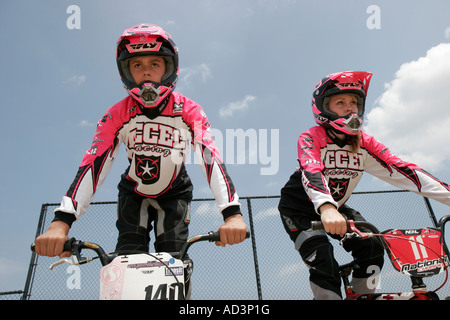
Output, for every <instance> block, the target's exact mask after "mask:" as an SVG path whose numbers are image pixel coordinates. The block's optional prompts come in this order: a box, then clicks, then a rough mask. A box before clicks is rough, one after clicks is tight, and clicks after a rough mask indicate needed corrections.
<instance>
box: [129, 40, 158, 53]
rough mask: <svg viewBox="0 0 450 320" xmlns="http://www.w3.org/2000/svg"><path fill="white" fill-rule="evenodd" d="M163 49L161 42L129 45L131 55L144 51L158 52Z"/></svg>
mask: <svg viewBox="0 0 450 320" xmlns="http://www.w3.org/2000/svg"><path fill="white" fill-rule="evenodd" d="M159 48H161V42H143V43H135V44H127V49H128V51H129V52H130V53H135V52H143V51H158V50H159Z"/></svg>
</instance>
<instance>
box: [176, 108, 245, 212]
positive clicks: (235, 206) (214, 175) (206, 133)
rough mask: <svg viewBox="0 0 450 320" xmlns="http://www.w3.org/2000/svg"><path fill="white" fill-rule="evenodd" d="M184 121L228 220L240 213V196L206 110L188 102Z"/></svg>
mask: <svg viewBox="0 0 450 320" xmlns="http://www.w3.org/2000/svg"><path fill="white" fill-rule="evenodd" d="M183 113H184V114H183V118H184V119H185V120H186V122H187V124H188V126H189V128H190V130H191V132H192V145H193V146H192V148H193V151H194V153H195V157H196V159H197V162H198V163H199V164H200V167H201V170H202V173H203V174H204V176H205V177H206V180H207V182H208V185H209V187H210V189H211V191H212V193H213V195H214V198H215V200H216V204H217V206H218V207H219V210H220V211H221V213H222V214H223V217H224V219H225V218H227V217H229V216H231V215H233V214H236V213H240V204H239V197H238V194H237V192H236V189H235V187H234V185H233V182H232V180H231V178H230V176H229V175H228V172H227V169H226V166H225V164H224V162H223V160H222V158H221V156H220V151H219V150H218V148H217V146H216V144H215V142H214V137H213V135H212V133H211V125H210V123H209V121H208V118H207V116H206V114H205V112H204V110H203V108H202V107H201V106H200V105H198V104H196V103H195V102H193V101H190V100H187V101H186V102H185V105H184V107H183Z"/></svg>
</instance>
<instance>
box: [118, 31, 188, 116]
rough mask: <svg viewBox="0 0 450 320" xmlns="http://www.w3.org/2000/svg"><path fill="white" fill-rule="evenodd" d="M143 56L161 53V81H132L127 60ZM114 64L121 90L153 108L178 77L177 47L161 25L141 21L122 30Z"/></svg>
mask: <svg viewBox="0 0 450 320" xmlns="http://www.w3.org/2000/svg"><path fill="white" fill-rule="evenodd" d="M144 55H157V56H162V57H163V58H164V60H165V63H166V73H165V74H164V76H163V77H162V80H161V82H160V83H159V82H153V81H144V82H142V83H135V82H134V79H133V77H132V76H131V73H130V69H129V66H128V62H129V60H130V59H131V58H134V57H137V56H144ZM116 59H117V67H118V68H119V73H120V77H121V80H122V83H123V85H124V87H125V89H126V90H127V91H128V93H129V94H130V96H131V97H133V98H134V99H135V100H136V101H138V102H139V103H140V104H141V105H142V106H143V107H146V108H151V109H153V108H155V107H158V106H160V105H161V103H162V102H163V101H164V100H165V99H166V98H168V97H169V96H170V94H171V93H172V91H173V90H174V89H175V85H176V83H177V79H178V73H179V67H178V48H177V47H176V45H175V42H174V41H173V40H172V38H171V36H170V35H169V34H168V33H167V32H166V31H164V30H163V29H162V28H161V27H159V26H157V25H154V24H148V23H142V24H139V25H137V26H134V27H132V28H129V29H126V30H125V31H124V32H123V34H122V35H121V36H120V37H119V40H118V41H117V52H116Z"/></svg>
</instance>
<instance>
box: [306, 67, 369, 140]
mask: <svg viewBox="0 0 450 320" xmlns="http://www.w3.org/2000/svg"><path fill="white" fill-rule="evenodd" d="M371 78H372V73H370V72H363V71H348V72H338V73H333V74H330V75H328V76H326V77H325V78H323V79H322V80H321V81H320V82H319V83H318V84H317V85H316V87H315V89H314V92H313V97H312V110H313V114H314V118H315V120H316V122H317V124H319V125H321V126H323V127H325V128H329V129H333V130H335V131H337V132H338V133H344V134H347V135H357V134H358V132H359V130H360V129H361V126H362V124H363V120H362V119H363V116H364V109H365V101H366V96H367V91H368V89H369V83H370V79H371ZM344 93H346V94H353V95H355V96H356V99H357V101H358V113H350V114H348V115H346V116H344V117H339V116H338V115H337V114H335V113H334V112H331V111H330V109H329V107H328V102H329V100H330V97H331V96H334V95H337V94H344Z"/></svg>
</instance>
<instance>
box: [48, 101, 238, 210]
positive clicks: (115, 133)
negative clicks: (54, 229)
mask: <svg viewBox="0 0 450 320" xmlns="http://www.w3.org/2000/svg"><path fill="white" fill-rule="evenodd" d="M122 143H123V144H124V145H125V147H126V152H127V155H128V160H129V162H130V166H129V168H128V169H127V171H126V172H125V174H124V175H122V181H121V182H120V185H122V186H128V187H129V188H131V189H132V191H134V192H136V193H137V194H140V195H142V196H144V197H150V198H157V197H163V196H173V195H174V194H176V193H177V192H178V193H180V192H182V191H183V190H181V191H180V190H179V189H180V188H181V189H182V188H190V187H191V186H192V185H191V183H190V179H189V178H188V177H187V173H186V170H185V167H184V164H185V160H186V155H187V152H188V151H189V146H190V145H192V148H193V150H194V152H195V154H196V157H197V159H198V160H200V161H198V162H199V163H200V164H201V165H200V166H201V168H202V171H203V173H204V175H205V177H206V179H207V182H208V184H209V186H210V188H211V190H212V192H213V194H214V197H215V199H216V204H217V205H218V207H219V210H220V211H221V212H223V210H225V209H226V208H229V207H232V206H234V207H236V208H237V211H239V210H238V208H239V207H240V205H239V202H238V195H237V193H236V190H235V188H234V186H233V183H232V181H231V179H230V177H229V176H228V174H227V170H226V168H225V165H224V164H223V161H222V159H221V157H220V153H219V150H218V149H217V148H216V145H215V143H214V140H213V136H212V134H211V132H210V124H209V121H208V119H207V117H206V115H205V113H204V111H203V109H202V107H201V106H200V105H199V104H197V103H195V102H194V101H192V100H191V99H189V98H187V97H184V96H183V95H181V94H179V93H173V94H172V95H171V97H170V99H169V101H168V103H167V105H166V107H165V108H164V110H163V111H162V112H161V113H160V114H158V115H156V116H155V117H148V116H147V115H145V114H144V113H143V111H142V110H141V108H140V107H139V106H138V105H137V103H136V101H135V100H133V99H132V98H131V97H130V96H127V97H126V98H125V99H123V100H122V101H120V102H119V103H117V104H115V105H114V106H112V107H111V108H110V109H109V110H107V112H106V113H105V115H104V116H103V117H102V118H101V120H100V121H99V122H98V124H97V130H96V133H95V136H94V140H93V142H92V145H91V147H90V149H89V150H88V151H87V152H86V154H85V155H84V157H83V160H82V163H81V165H80V167H79V169H78V173H77V175H76V177H75V179H74V181H73V183H72V185H71V186H70V188H69V190H68V192H67V193H66V195H65V196H64V197H63V199H62V202H61V206H60V207H59V208H57V209H56V211H60V212H66V213H71V214H74V215H75V217H76V218H79V217H80V216H81V215H82V214H83V213H84V212H85V211H86V210H87V208H88V206H89V204H90V202H91V201H92V199H93V197H94V194H95V193H96V191H97V190H98V189H99V187H100V186H101V185H102V183H103V181H104V179H105V178H106V176H107V174H108V172H109V171H110V168H111V166H112V164H113V162H114V159H115V158H116V157H117V154H118V152H119V146H120V145H121V144H122ZM180 181H181V182H180ZM183 181H188V182H187V183H184V184H183ZM175 185H176V186H177V187H176V188H175V187H174V186H175ZM176 189H178V190H176ZM231 211H233V210H231Z"/></svg>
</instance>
